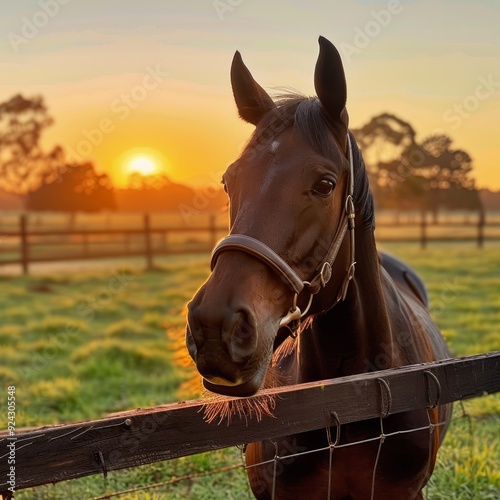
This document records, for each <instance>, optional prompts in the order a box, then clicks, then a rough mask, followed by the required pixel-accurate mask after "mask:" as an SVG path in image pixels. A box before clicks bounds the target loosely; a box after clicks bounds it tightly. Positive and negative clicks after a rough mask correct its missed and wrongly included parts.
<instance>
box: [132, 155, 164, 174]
mask: <svg viewBox="0 0 500 500" xmlns="http://www.w3.org/2000/svg"><path fill="white" fill-rule="evenodd" d="M127 170H128V171H129V173H131V174H136V173H137V174H141V175H144V176H146V175H153V174H156V173H158V171H159V170H160V168H159V166H158V163H157V161H156V160H155V159H154V158H152V157H150V156H144V155H140V156H133V157H132V158H130V160H129V161H128V164H127Z"/></svg>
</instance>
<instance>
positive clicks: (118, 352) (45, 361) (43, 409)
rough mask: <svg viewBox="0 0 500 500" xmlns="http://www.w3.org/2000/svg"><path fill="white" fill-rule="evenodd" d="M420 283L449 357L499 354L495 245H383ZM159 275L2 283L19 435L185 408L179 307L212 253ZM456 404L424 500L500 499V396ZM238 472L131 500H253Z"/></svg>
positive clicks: (192, 384)
mask: <svg viewBox="0 0 500 500" xmlns="http://www.w3.org/2000/svg"><path fill="white" fill-rule="evenodd" d="M385 247H386V248H387V249H388V250H389V251H390V252H391V253H393V254H396V255H398V256H400V257H402V258H403V259H404V260H406V261H407V262H408V263H410V264H411V265H413V266H414V267H415V269H417V271H418V272H419V274H420V275H421V276H422V277H423V278H424V280H425V282H426V284H427V286H428V290H429V294H430V298H431V307H432V314H433V316H434V317H435V319H436V321H437V322H438V324H439V326H440V328H441V329H442V331H443V334H444V335H445V337H446V339H447V341H448V344H449V347H450V349H451V351H452V353H453V355H456V356H463V355H468V354H477V353H481V352H485V351H489V350H498V349H500V272H499V269H500V247H499V246H496V247H495V246H491V247H490V246H487V247H486V248H485V249H483V250H477V249H476V248H474V247H473V246H472V245H458V246H454V245H443V246H434V245H432V246H430V247H429V248H428V249H427V250H425V251H421V250H420V249H419V248H417V246H416V245H385ZM157 265H158V270H156V271H155V272H144V271H141V270H140V268H137V267H132V266H131V267H130V268H123V267H122V268H119V269H117V270H116V269H115V270H113V269H111V268H110V269H109V271H102V270H101V271H87V272H80V273H76V274H73V275H69V274H65V275H60V276H59V275H53V276H52V275H50V276H40V277H33V278H24V277H19V278H5V277H2V278H0V286H1V287H2V291H4V290H5V293H4V294H3V295H2V296H1V297H0V309H1V314H2V323H1V325H0V347H1V349H2V355H3V356H2V359H3V360H4V363H3V365H2V366H1V367H0V382H1V383H2V384H3V385H16V387H17V388H18V395H19V399H18V412H17V420H18V425H20V426H32V425H42V424H51V423H57V422H70V421H77V420H81V419H94V418H99V417H102V416H105V415H107V414H109V413H112V412H116V411H122V410H128V409H133V408H137V407H148V406H154V405H157V404H164V403H168V402H173V401H176V400H179V399H188V398H190V397H193V395H196V394H198V393H199V389H200V382H199V377H194V378H193V376H192V375H193V373H194V371H193V367H192V363H191V362H190V360H189V358H188V357H186V356H185V349H184V347H183V345H184V324H185V317H184V314H185V304H186V302H187V301H188V300H189V299H190V298H191V296H192V295H193V294H194V292H195V291H196V290H197V289H198V288H199V286H200V285H201V284H202V283H203V282H204V281H205V279H206V278H207V276H208V274H209V256H208V255H202V256H196V255H190V256H186V257H175V258H168V259H167V258H166V259H162V260H160V259H158V262H157ZM465 407H466V411H467V414H468V415H469V417H470V419H471V420H469V418H466V417H462V416H461V410H460V408H459V407H457V410H456V411H455V417H456V419H455V420H454V422H453V423H452V425H451V427H450V429H449V432H448V434H447V437H446V440H445V443H444V445H443V446H442V449H441V451H440V453H439V456H438V466H437V469H436V472H435V474H434V475H433V477H432V479H431V481H430V483H429V486H428V487H427V488H426V495H427V496H426V498H428V499H447V500H448V499H478V500H479V499H483V498H485V499H490V498H491V499H499V498H500V478H499V472H498V471H500V446H499V445H498V444H497V441H498V435H499V434H500V396H499V395H495V396H488V397H483V398H477V399H474V400H471V401H466V402H465ZM239 462H240V452H239V451H238V450H236V449H229V450H225V451H220V452H216V453H215V454H213V453H210V454H206V455H202V456H198V457H186V458H184V459H181V460H174V461H169V462H164V463H160V464H151V465H148V466H143V467H138V468H135V469H130V470H127V471H121V472H113V473H110V474H109V476H108V478H107V479H106V481H104V480H103V478H102V477H99V476H95V477H88V478H83V479H79V480H74V481H69V482H64V483H59V484H58V485H56V486H55V487H54V486H52V485H50V486H47V487H43V488H37V489H35V490H30V491H26V492H23V491H20V492H18V494H17V495H16V498H20V499H32V498H35V499H36V498H40V499H45V498H46V499H56V500H57V499H63V498H64V499H66V498H92V497H94V496H98V495H103V494H105V493H106V492H113V491H119V490H124V489H127V488H132V487H134V486H139V485H150V484H152V483H155V482H162V481H167V480H169V479H171V478H172V477H175V476H182V475H184V474H186V473H191V472H196V471H200V470H207V469H209V468H217V467H219V466H221V465H226V464H229V463H239ZM245 477H246V474H245V472H244V470H242V469H236V470H233V471H230V472H226V473H224V474H220V475H216V476H207V477H205V478H199V479H192V480H185V481H181V482H179V483H178V484H176V485H175V486H168V487H167V486H163V487H160V488H156V489H153V490H151V491H144V492H141V493H129V494H127V495H125V496H124V497H122V498H129V499H134V500H136V499H146V498H150V499H160V498H169V499H177V498H179V499H181V498H182V499H184V498H192V499H203V500H205V499H210V498H212V499H219V498H238V499H246V498H251V495H250V493H249V490H248V486H247V484H246V479H245Z"/></svg>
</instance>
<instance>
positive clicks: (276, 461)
mask: <svg viewBox="0 0 500 500" xmlns="http://www.w3.org/2000/svg"><path fill="white" fill-rule="evenodd" d="M459 406H460V411H459V414H458V415H455V416H454V417H453V418H452V420H451V421H450V422H449V426H450V429H449V432H453V427H454V425H455V424H456V423H457V422H458V421H465V422H466V423H467V429H468V430H467V437H468V447H469V452H470V454H472V453H473V452H474V436H473V426H472V420H473V418H472V417H471V416H470V415H469V414H468V412H467V411H466V409H465V406H464V403H463V402H462V401H461V402H459ZM478 420H479V419H478ZM443 425H447V422H440V423H438V424H433V423H432V422H431V421H430V418H429V423H428V425H426V426H423V427H419V428H414V429H408V430H404V431H397V432H389V433H386V432H385V431H384V424H383V419H382V418H380V434H379V435H378V436H376V437H374V438H370V439H365V440H359V441H353V442H348V443H344V444H341V443H340V432H341V431H340V426H338V427H335V437H334V438H332V433H331V432H332V428H330V427H326V428H325V429H324V432H325V437H326V439H327V443H328V446H325V447H319V448H316V449H312V450H307V451H302V452H298V453H290V454H289V453H287V454H286V455H281V456H280V455H279V454H278V453H276V455H275V457H274V458H273V459H272V460H266V461H263V462H260V463H257V464H253V465H251V466H247V465H246V464H245V453H244V449H245V448H244V447H240V450H241V455H240V460H239V463H234V464H229V465H225V466H219V467H214V468H212V469H210V470H205V471H200V472H191V473H188V474H183V475H180V476H176V477H173V478H171V479H168V480H165V481H159V482H155V483H152V484H148V485H143V486H136V487H133V488H127V489H123V490H117V491H113V492H108V493H105V494H103V495H99V496H94V497H92V500H107V499H110V498H124V497H127V498H131V496H130V495H132V494H135V493H139V492H146V491H152V490H159V492H160V493H162V494H166V495H168V494H172V493H174V489H173V487H175V485H177V484H178V483H182V482H193V481H197V480H199V479H201V478H204V477H207V476H218V475H224V474H226V473H227V472H229V471H234V470H241V471H242V472H243V471H248V470H249V469H252V468H257V467H267V466H271V471H272V472H271V481H272V484H273V491H272V496H271V497H272V498H273V499H275V498H276V489H275V487H276V479H277V477H278V476H279V472H280V468H281V466H282V465H283V464H285V466H286V464H290V463H291V461H293V460H295V459H297V458H301V457H305V456H307V455H314V454H321V453H326V452H327V453H328V455H329V457H328V462H329V464H328V467H329V476H328V489H327V492H326V495H325V499H329V498H330V495H331V490H332V487H333V486H334V485H333V483H332V474H331V473H332V470H333V466H332V461H333V454H334V452H335V450H338V449H342V448H346V447H351V446H356V445H361V444H364V443H368V442H373V441H378V443H379V446H378V453H377V457H376V461H375V463H374V466H373V472H372V489H371V498H374V495H375V491H376V490H375V478H376V473H377V462H378V458H379V454H380V451H381V449H382V446H383V444H384V442H385V441H386V439H387V438H390V437H391V436H395V435H398V434H400V433H401V432H403V433H412V432H420V431H428V432H429V438H430V439H432V435H433V432H434V430H435V429H436V428H437V427H441V426H443ZM270 443H271V444H272V445H273V446H276V442H275V441H272V440H270ZM441 467H444V465H443V464H441V463H440V461H439V456H438V461H437V464H436V471H437V472H438V471H439V469H440V468H441ZM428 488H429V487H428ZM431 488H432V486H431ZM225 491H226V490H225ZM226 492H227V491H226ZM408 493H409V495H411V493H412V492H408ZM413 493H415V492H413ZM240 494H241V496H240V497H239V500H242V499H244V498H249V499H251V498H253V494H252V493H251V489H250V485H249V484H248V482H247V484H246V491H240ZM499 494H500V491H499ZM222 495H223V493H221V496H222ZM134 498H137V497H134ZM409 498H410V496H409ZM472 498H473V497H472Z"/></svg>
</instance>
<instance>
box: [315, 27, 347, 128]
mask: <svg viewBox="0 0 500 500" xmlns="http://www.w3.org/2000/svg"><path fill="white" fill-rule="evenodd" d="M318 41H319V56H318V60H317V62H316V68H315V70H314V88H315V89H316V95H317V96H318V98H319V100H320V102H321V104H322V105H323V107H324V108H325V110H326V112H327V113H328V115H329V117H330V118H331V119H332V120H333V121H334V122H337V123H338V122H342V123H345V122H346V119H347V112H346V111H345V105H346V102H347V86H346V80H345V73H344V67H343V66H342V59H341V58H340V54H339V52H338V50H337V49H336V48H335V46H334V45H333V43H332V42H330V41H329V40H327V39H326V38H324V37H322V36H320V37H319V40H318ZM345 125H347V123H345Z"/></svg>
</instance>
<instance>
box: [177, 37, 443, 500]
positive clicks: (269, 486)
mask: <svg viewBox="0 0 500 500" xmlns="http://www.w3.org/2000/svg"><path fill="white" fill-rule="evenodd" d="M231 84H232V90H233V94H234V100H235V102H236V107H237V109H238V112H239V115H240V117H241V118H242V119H243V120H245V121H246V122H248V123H250V124H252V125H254V126H255V130H254V132H253V134H252V136H251V138H250V139H249V142H248V144H247V145H246V146H245V147H244V149H243V151H242V153H241V155H240V156H239V158H238V159H237V160H236V161H235V162H234V163H232V164H231V165H230V166H229V167H228V169H227V170H226V172H225V173H224V175H223V180H222V182H223V186H224V189H225V191H226V192H227V194H228V197H229V208H228V210H229V219H230V232H229V235H228V236H227V237H226V238H224V239H223V240H222V241H221V242H220V243H219V244H218V245H217V246H216V248H215V249H214V251H213V254H212V262H211V268H212V273H211V275H210V276H209V278H208V280H207V281H206V282H205V283H204V284H203V285H202V286H201V287H200V289H199V290H198V291H197V293H196V294H195V295H194V297H193V298H192V300H191V301H190V302H189V304H188V306H187V327H186V345H187V349H188V351H189V354H190V356H191V357H192V358H193V360H194V362H195V364H196V368H197V370H198V372H199V373H200V374H201V376H202V380H203V385H204V386H205V388H206V389H208V390H209V391H212V392H213V393H217V394H222V395H226V396H232V397H238V398H248V399H252V398H250V396H252V395H254V394H258V391H259V390H260V389H261V388H263V387H269V384H270V385H271V386H272V385H276V384H278V385H287V384H298V383H305V382H312V381H319V380H324V379H332V378H336V377H341V376H348V375H353V374H360V373H368V372H373V371H378V370H381V369H387V368H393V367H400V366H405V365H411V364H416V363H423V362H429V361H435V360H438V359H444V358H448V357H450V355H449V352H448V350H447V347H446V344H445V341H444V339H443V338H442V336H441V334H440V332H439V330H438V328H437V326H436V325H435V324H434V322H433V321H432V319H431V317H430V315H429V309H428V297H427V293H426V289H425V286H424V283H423V282H422V280H421V279H420V277H419V276H418V275H417V273H416V272H415V271H413V270H412V269H411V268H410V267H409V266H407V265H406V264H405V263H403V262H402V261H400V260H399V259H397V258H396V257H394V256H391V255H389V254H385V253H382V252H379V251H378V250H377V247H376V242H375V236H374V229H375V217H374V203H373V198H372V194H371V191H370V187H369V182H368V176H367V172H366V169H365V166H364V162H363V158H362V154H361V152H360V150H359V148H358V146H357V144H356V140H355V138H354V136H353V134H352V133H351V132H350V131H349V128H348V121H349V119H348V113H347V110H346V102H347V86H346V79H345V74H344V68H343V65H342V61H341V57H340V54H339V52H338V51H337V49H336V48H335V46H334V45H333V44H332V43H331V42H330V41H328V40H327V39H326V38H324V37H320V38H319V55H318V58H317V62H316V66H315V71H314V87H315V91H316V94H317V97H306V96H303V95H300V94H298V93H293V92H288V93H286V94H285V95H282V96H279V97H275V98H274V99H273V98H271V97H270V95H269V94H268V93H267V92H266V91H265V90H264V89H263V88H262V87H261V86H260V85H259V84H258V83H257V82H256V81H255V79H254V78H253V76H252V74H251V73H250V71H249V69H248V68H247V67H246V66H245V64H244V62H243V60H242V57H241V54H240V53H239V52H238V51H237V52H236V53H235V55H234V58H233V61H232V65H231ZM268 379H270V380H271V382H269V383H268V382H267V381H268ZM409 390H411V389H409ZM450 411H451V407H450V405H438V406H437V407H435V408H432V409H429V408H428V409H421V410H415V411H408V412H405V413H399V414H395V415H390V416H388V417H387V418H384V422H383V425H384V431H385V433H386V434H387V433H388V434H391V433H394V434H393V435H391V436H388V437H386V439H385V441H384V444H383V446H381V447H380V448H379V443H378V442H377V440H373V439H371V438H373V437H374V436H378V435H379V434H380V421H379V420H380V419H371V420H366V421H363V422H357V423H350V424H345V425H344V424H343V425H339V426H338V427H337V426H335V425H333V424H334V423H332V428H331V431H332V432H336V431H335V429H337V430H338V431H339V433H340V436H339V439H340V441H339V442H340V443H347V442H354V441H360V442H361V443H360V444H357V445H356V446H345V447H339V448H338V449H335V451H334V453H333V456H332V457H329V454H328V452H326V451H325V452H324V453H323V452H317V453H301V452H303V451H305V450H306V451H307V450H315V449H320V448H321V447H324V446H328V439H327V436H326V434H327V433H325V432H324V430H322V431H314V432H305V433H301V434H296V435H288V436H284V437H283V438H281V439H278V440H276V441H273V442H271V441H263V442H256V443H250V444H248V446H247V449H246V454H245V460H246V465H247V473H248V477H249V482H250V486H251V489H252V492H253V494H254V495H255V497H256V498H258V499H268V498H280V499H288V498H290V499H292V498H293V499H296V498H309V499H315V498H332V499H367V498H378V499H382V498H395V499H403V498H404V499H407V498H416V499H419V498H423V493H422V489H423V487H424V486H425V484H426V483H427V481H428V479H429V477H430V475H431V473H432V471H433V468H434V465H435V461H436V455H437V451H438V448H439V446H440V444H441V442H442V440H443V437H444V434H445V430H446V427H447V423H448V422H449V420H450ZM421 428H423V429H421ZM409 429H421V430H416V431H413V432H405V431H407V430H409ZM398 431H402V432H398ZM277 455H279V456H287V455H289V456H290V457H293V458H290V459H288V460H284V461H283V463H281V464H280V467H281V468H280V473H279V474H277V475H274V477H273V474H272V468H273V466H274V465H273V463H270V464H268V465H267V466H265V465H261V466H257V465H258V464H262V463H263V462H266V461H269V462H273V458H274V457H275V456H277ZM266 467H267V468H266ZM375 469H376V470H375Z"/></svg>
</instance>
